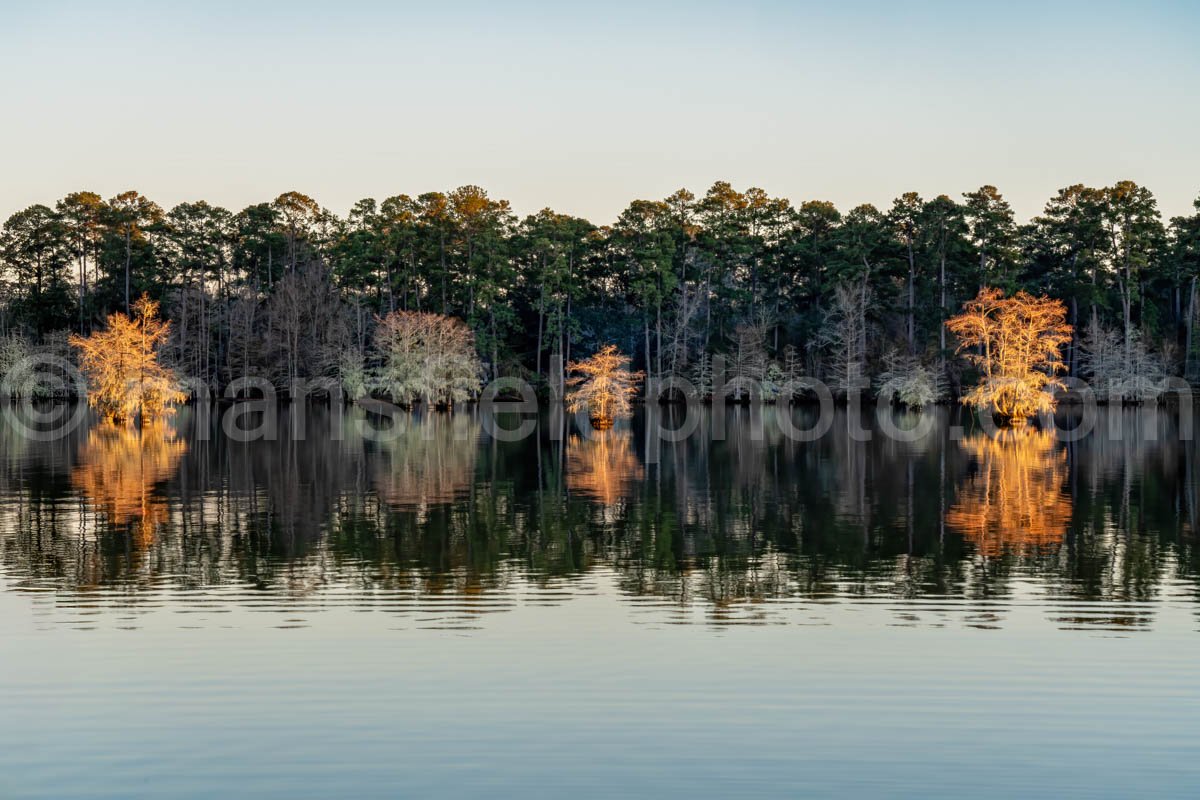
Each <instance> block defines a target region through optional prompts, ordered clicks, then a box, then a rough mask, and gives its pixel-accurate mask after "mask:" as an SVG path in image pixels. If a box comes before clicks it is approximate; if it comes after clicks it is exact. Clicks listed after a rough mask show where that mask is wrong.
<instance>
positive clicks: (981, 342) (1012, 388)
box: [946, 287, 1071, 423]
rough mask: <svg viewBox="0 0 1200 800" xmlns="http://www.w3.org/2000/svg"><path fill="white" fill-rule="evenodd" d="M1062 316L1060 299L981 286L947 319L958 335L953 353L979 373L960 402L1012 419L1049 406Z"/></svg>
mask: <svg viewBox="0 0 1200 800" xmlns="http://www.w3.org/2000/svg"><path fill="white" fill-rule="evenodd" d="M1066 319H1067V309H1066V306H1064V305H1063V304H1062V301H1061V300H1052V299H1050V298H1049V297H1034V296H1033V295H1031V294H1029V293H1027V292H1017V293H1016V294H1015V295H1013V296H1012V297H1005V296H1004V292H1003V291H1001V290H1000V289H990V288H986V287H985V288H983V289H980V290H979V294H978V296H976V297H975V299H974V300H970V301H968V302H967V303H964V304H963V311H962V313H961V314H959V315H957V316H955V317H951V318H950V319H948V320H947V321H946V327H947V328H949V329H950V331H951V332H953V333H954V335H955V336H957V337H958V350H957V352H958V353H961V354H962V355H964V356H965V357H966V359H967V360H968V361H970V362H971V363H973V364H975V365H976V366H978V367H979V369H980V371H981V372H982V373H983V380H982V382H981V383H980V384H979V385H978V386H976V387H975V388H974V389H972V390H971V391H970V392H968V393H967V395H966V396H965V397H963V399H962V401H963V402H964V403H966V404H968V405H971V406H974V407H975V408H980V409H991V410H993V411H995V412H996V413H997V414H999V415H1000V416H1002V417H1004V418H1005V419H1008V420H1011V421H1013V422H1016V423H1021V422H1023V421H1024V420H1026V419H1027V418H1029V417H1031V416H1033V415H1034V414H1037V413H1039V412H1042V411H1053V410H1054V406H1055V400H1054V396H1053V395H1052V394H1051V392H1050V390H1051V389H1054V388H1058V387H1061V386H1062V382H1061V381H1060V380H1058V378H1057V377H1056V376H1057V375H1058V373H1060V372H1062V371H1063V370H1065V369H1066V365H1065V364H1064V363H1063V360H1062V347H1063V345H1064V344H1066V343H1067V342H1069V341H1070V340H1071V326H1070V325H1068V324H1067V322H1066Z"/></svg>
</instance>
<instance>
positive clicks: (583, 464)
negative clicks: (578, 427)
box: [567, 428, 645, 506]
mask: <svg viewBox="0 0 1200 800" xmlns="http://www.w3.org/2000/svg"><path fill="white" fill-rule="evenodd" d="M644 474H645V473H644V472H643V470H642V462H641V461H639V460H638V457H637V453H635V452H634V449H633V433H632V432H631V431H630V430H628V429H620V428H610V429H608V430H600V431H593V432H592V434H591V435H590V436H580V435H578V434H574V435H572V436H571V439H570V442H569V445H568V447H567V488H568V489H569V490H570V491H572V492H574V493H577V494H581V495H583V496H585V497H587V498H589V499H591V500H594V501H596V502H597V503H600V504H602V505H604V506H614V505H616V504H617V503H618V502H619V501H621V500H622V499H623V498H625V497H626V496H628V495H629V493H630V490H631V487H632V486H634V485H635V484H636V483H638V482H639V481H641V480H642V478H643V476H644Z"/></svg>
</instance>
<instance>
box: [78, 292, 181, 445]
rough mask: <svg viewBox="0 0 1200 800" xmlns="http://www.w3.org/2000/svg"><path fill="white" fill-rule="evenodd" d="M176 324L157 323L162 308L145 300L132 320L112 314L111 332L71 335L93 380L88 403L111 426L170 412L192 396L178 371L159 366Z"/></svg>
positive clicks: (143, 298)
mask: <svg viewBox="0 0 1200 800" xmlns="http://www.w3.org/2000/svg"><path fill="white" fill-rule="evenodd" d="M170 332H171V325H170V323H168V322H164V321H163V320H160V319H159V318H158V303H156V302H155V301H153V300H151V299H150V298H148V297H147V296H145V295H142V297H141V299H140V300H138V301H137V302H136V303H134V304H133V315H132V316H126V315H125V314H121V313H116V314H109V316H108V327H107V328H105V329H104V330H102V331H97V332H96V333H93V334H92V335H91V336H72V337H71V340H70V341H71V344H72V345H73V346H74V347H75V348H77V349H78V350H79V358H80V364H81V366H82V367H83V372H84V374H85V375H86V376H87V380H88V402H89V403H90V404H91V405H92V406H94V407H95V408H96V409H97V410H98V411H99V412H100V415H101V416H102V417H104V418H105V419H106V420H110V421H117V422H120V421H126V420H131V419H133V418H134V417H135V416H138V415H140V416H141V417H142V419H144V420H145V419H152V418H154V417H159V416H163V415H164V414H169V413H171V412H172V411H173V410H174V409H173V408H172V406H173V405H174V404H176V403H182V402H183V401H184V400H185V399H186V398H187V396H186V395H185V394H184V393H183V392H181V391H180V390H179V381H178V379H177V378H176V376H175V373H174V371H172V370H171V369H169V368H167V367H165V366H163V365H162V364H160V363H159V361H158V350H159V348H160V347H161V346H162V344H163V342H165V341H166V339H167V336H168V335H169V334H170Z"/></svg>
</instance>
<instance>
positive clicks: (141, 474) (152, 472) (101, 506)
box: [71, 422, 187, 548]
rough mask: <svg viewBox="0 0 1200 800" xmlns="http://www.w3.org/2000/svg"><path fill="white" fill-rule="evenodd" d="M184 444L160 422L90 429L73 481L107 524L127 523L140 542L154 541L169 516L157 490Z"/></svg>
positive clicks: (175, 466)
mask: <svg viewBox="0 0 1200 800" xmlns="http://www.w3.org/2000/svg"><path fill="white" fill-rule="evenodd" d="M186 451H187V445H186V444H185V443H184V442H182V441H180V440H179V439H178V438H177V437H176V435H175V431H174V430H173V429H171V428H170V427H168V426H167V424H166V423H164V422H155V423H152V424H148V425H145V426H142V427H133V426H126V425H111V424H105V425H100V426H98V427H96V428H93V429H92V430H91V431H89V433H88V438H87V443H86V444H85V445H84V446H83V447H82V448H81V449H80V451H79V456H78V464H77V465H76V466H75V468H74V469H72V470H71V485H72V486H73V487H74V488H75V489H76V490H77V491H79V492H80V493H81V494H82V495H83V497H84V498H85V499H86V501H87V503H88V505H89V506H91V507H93V508H95V509H98V510H99V511H100V512H101V513H102V514H103V515H104V517H105V518H106V520H107V522H108V524H109V525H111V526H128V527H129V528H130V530H131V532H132V534H133V537H134V541H135V542H136V543H137V544H138V546H140V547H142V548H145V547H146V546H148V545H149V544H151V543H152V542H153V541H154V532H155V530H156V529H157V527H158V526H159V525H161V524H163V523H165V522H166V521H167V501H166V498H165V497H164V496H163V495H162V494H160V493H158V492H156V491H155V489H156V487H157V486H158V484H160V483H162V482H163V481H166V480H167V479H168V478H170V477H171V476H172V475H174V474H175V470H176V469H178V467H179V462H180V459H182V458H183V454H184V453H185V452H186Z"/></svg>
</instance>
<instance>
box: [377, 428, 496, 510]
mask: <svg viewBox="0 0 1200 800" xmlns="http://www.w3.org/2000/svg"><path fill="white" fill-rule="evenodd" d="M478 438H479V421H478V420H476V419H473V418H472V417H471V416H470V415H467V414H434V415H430V416H429V418H427V419H424V420H422V422H421V423H420V424H406V425H404V426H403V427H402V429H400V431H399V432H398V433H397V434H396V435H394V436H390V437H385V441H384V442H383V443H382V444H381V445H380V447H379V452H378V455H377V457H376V458H375V459H374V461H375V465H374V469H373V472H374V482H375V490H376V491H377V492H378V493H379V498H380V499H381V500H383V502H385V503H387V504H389V505H392V506H401V507H428V506H430V505H437V504H439V503H451V502H453V501H454V500H455V499H457V498H459V497H462V496H463V495H464V494H466V493H467V491H468V490H469V489H470V487H471V482H472V480H473V479H474V477H475V458H476V453H477V452H478V449H479V448H478V444H477V440H478Z"/></svg>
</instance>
